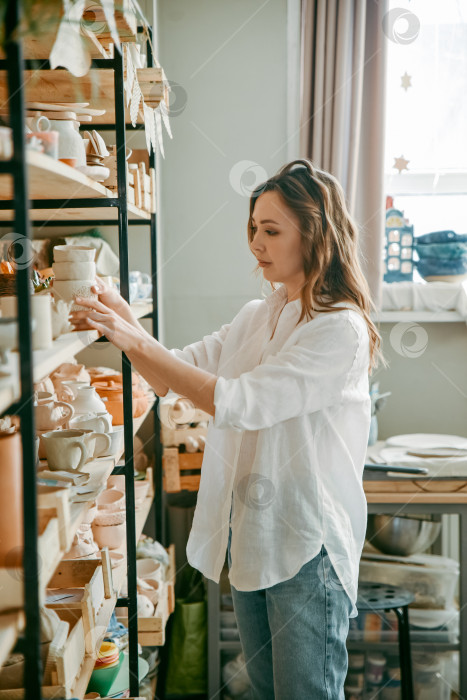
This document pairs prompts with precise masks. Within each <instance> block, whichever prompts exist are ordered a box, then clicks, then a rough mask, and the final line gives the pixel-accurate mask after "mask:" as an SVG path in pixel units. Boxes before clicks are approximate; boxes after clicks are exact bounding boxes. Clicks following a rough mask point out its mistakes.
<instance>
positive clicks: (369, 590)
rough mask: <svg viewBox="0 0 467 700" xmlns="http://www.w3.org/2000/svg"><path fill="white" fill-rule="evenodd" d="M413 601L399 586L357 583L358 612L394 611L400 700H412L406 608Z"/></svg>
mask: <svg viewBox="0 0 467 700" xmlns="http://www.w3.org/2000/svg"><path fill="white" fill-rule="evenodd" d="M414 599H415V596H414V595H413V593H410V591H406V590H404V589H403V588H399V586H389V585H387V584H385V583H366V582H363V581H359V583H358V599H357V608H358V611H359V612H363V611H365V612H378V611H383V612H388V611H389V610H394V612H395V613H396V615H397V623H398V625H397V626H398V637H399V665H400V669H401V692H402V700H414V691H413V679H412V659H411V652H410V630H409V611H408V606H409V605H410V603H412V602H413V601H414Z"/></svg>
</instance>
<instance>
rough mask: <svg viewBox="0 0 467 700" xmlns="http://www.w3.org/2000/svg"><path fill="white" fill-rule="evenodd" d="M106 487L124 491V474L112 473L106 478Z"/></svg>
mask: <svg viewBox="0 0 467 700" xmlns="http://www.w3.org/2000/svg"><path fill="white" fill-rule="evenodd" d="M107 488H109V489H118V491H121V492H122V493H125V475H124V474H113V475H112V476H109V478H108V479H107Z"/></svg>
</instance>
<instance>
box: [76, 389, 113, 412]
mask: <svg viewBox="0 0 467 700" xmlns="http://www.w3.org/2000/svg"><path fill="white" fill-rule="evenodd" d="M72 405H73V408H74V409H75V415H76V414H78V413H104V412H105V410H106V406H105V403H104V402H103V401H102V399H101V398H100V396H99V394H98V393H97V391H96V390H95V389H94V387H93V386H80V387H78V388H77V389H76V398H75V400H74V401H73V404H72Z"/></svg>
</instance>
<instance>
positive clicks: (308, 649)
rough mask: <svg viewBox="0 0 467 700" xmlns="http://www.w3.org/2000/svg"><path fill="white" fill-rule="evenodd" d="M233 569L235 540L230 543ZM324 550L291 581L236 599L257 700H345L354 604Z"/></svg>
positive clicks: (235, 593) (235, 594)
mask: <svg viewBox="0 0 467 700" xmlns="http://www.w3.org/2000/svg"><path fill="white" fill-rule="evenodd" d="M228 556H229V566H230V564H231V560H230V537H229V550H228ZM337 580H338V579H337V576H336V574H335V572H334V569H333V567H332V564H331V562H330V560H329V557H328V556H327V552H326V548H325V547H324V545H323V546H322V547H321V551H320V552H319V554H318V555H317V556H316V557H314V559H312V560H311V561H309V562H308V563H307V564H305V565H304V566H303V567H302V568H301V569H300V571H299V572H298V574H297V575H296V576H294V577H293V578H292V579H289V580H288V581H283V582H282V583H278V584H276V585H275V586H271V587H270V588H266V589H263V590H259V591H251V592H244V591H237V590H236V589H235V588H234V587H233V586H231V589H232V598H233V604H234V610H235V616H236V619H237V625H238V630H239V633H240V641H241V644H242V649H243V654H244V656H245V662H246V667H247V671H248V675H249V678H250V681H251V685H252V688H253V697H254V698H255V700H292V699H293V700H344V680H345V676H346V673H347V662H348V659H347V649H346V639H347V634H348V631H349V613H350V611H351V608H352V606H351V603H350V599H349V597H348V595H347V593H346V592H345V591H344V589H343V588H342V587H340V586H336V581H337Z"/></svg>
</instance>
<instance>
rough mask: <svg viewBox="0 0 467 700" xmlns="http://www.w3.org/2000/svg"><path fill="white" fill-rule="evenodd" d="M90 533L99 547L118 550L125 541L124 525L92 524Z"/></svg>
mask: <svg viewBox="0 0 467 700" xmlns="http://www.w3.org/2000/svg"><path fill="white" fill-rule="evenodd" d="M92 531H93V534H94V539H95V541H96V542H97V544H98V545H99V547H108V548H109V549H118V548H119V547H120V545H121V544H123V540H124V539H125V533H126V526H125V523H120V525H96V524H95V523H93V526H92Z"/></svg>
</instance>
